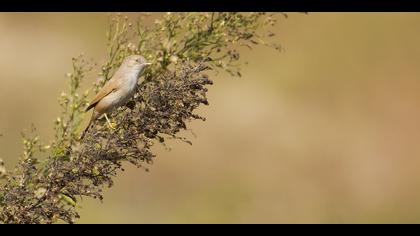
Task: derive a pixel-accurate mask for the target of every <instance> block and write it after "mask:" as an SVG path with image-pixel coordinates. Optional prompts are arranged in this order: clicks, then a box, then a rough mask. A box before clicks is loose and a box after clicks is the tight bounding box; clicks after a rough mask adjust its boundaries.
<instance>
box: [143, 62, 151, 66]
mask: <svg viewBox="0 0 420 236" xmlns="http://www.w3.org/2000/svg"><path fill="white" fill-rule="evenodd" d="M151 64H152V63H150V62H146V63H144V64H143V65H145V66H150V65H151Z"/></svg>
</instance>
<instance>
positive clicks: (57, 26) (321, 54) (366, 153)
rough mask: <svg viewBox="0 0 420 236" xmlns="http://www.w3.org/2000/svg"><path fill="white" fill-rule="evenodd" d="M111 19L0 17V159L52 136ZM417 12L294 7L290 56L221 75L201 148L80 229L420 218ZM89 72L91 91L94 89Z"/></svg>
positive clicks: (87, 214) (252, 55) (91, 213)
mask: <svg viewBox="0 0 420 236" xmlns="http://www.w3.org/2000/svg"><path fill="white" fill-rule="evenodd" d="M106 24H107V14H99V13H95V14H90V13H78V14H71V13H65V14H51V13H48V14H46V13H44V14H40V13H37V14H35V13H34V14H17V13H14V14H12V13H9V14H5V13H3V14H0V52H1V54H0V98H1V101H2V102H1V103H0V111H1V112H0V133H2V134H3V135H4V136H3V137H1V138H0V156H1V157H3V158H4V159H5V160H6V161H7V166H8V167H9V168H10V167H12V166H13V165H14V164H15V163H16V159H17V157H18V156H19V155H20V150H21V146H22V145H21V143H20V142H21V141H20V131H21V130H22V129H24V128H29V127H30V124H31V123H34V124H35V125H36V126H37V127H38V132H39V133H40V134H41V135H42V137H43V139H44V140H50V139H52V138H53V130H52V121H53V120H54V118H55V117H56V115H57V114H58V113H59V111H60V110H59V106H58V104H57V98H58V96H59V94H60V91H61V90H62V89H63V88H65V86H66V78H65V77H64V74H65V73H66V72H68V71H70V69H71V67H70V62H71V61H70V59H71V57H72V56H75V55H77V54H79V53H80V52H85V54H87V55H89V56H92V57H94V58H96V59H99V60H103V59H104V55H105V37H104V36H105V31H106ZM419 26H420V14H416V13H311V14H309V15H303V14H290V17H289V19H287V20H282V22H281V23H280V25H279V26H278V27H277V29H276V32H277V33H278V42H279V43H281V44H282V45H283V47H284V48H285V51H284V52H282V53H276V52H273V51H271V50H269V49H266V48H259V49H257V50H253V51H248V50H244V51H243V52H242V53H243V54H242V57H243V58H244V60H247V61H249V62H250V64H249V65H248V66H246V67H244V69H243V73H242V74H243V75H244V76H243V78H241V79H237V78H228V77H227V76H225V75H222V76H219V77H217V78H214V79H215V82H216V83H215V85H214V86H213V87H211V89H210V93H209V97H210V106H209V107H203V108H202V109H200V114H203V115H205V116H206V117H207V118H208V120H207V121H206V122H199V121H195V122H193V123H191V125H190V128H192V129H193V131H194V133H195V134H196V135H197V138H193V140H192V141H193V143H194V144H193V146H189V145H186V144H178V143H172V147H173V150H172V151H170V152H168V151H165V150H164V149H163V148H162V147H157V148H156V152H157V154H158V158H157V160H156V162H155V164H154V165H153V166H152V168H151V172H149V173H146V172H144V171H142V170H139V169H135V168H127V171H126V172H124V173H122V174H121V175H119V176H118V178H117V179H116V185H115V187H113V188H112V189H108V190H107V191H106V193H105V201H104V203H100V202H97V201H93V200H89V199H84V201H83V203H82V204H81V205H82V209H81V210H80V212H81V216H82V219H81V220H80V221H79V222H81V223H87V222H89V223H263V222H264V223H321V222H322V223H324V222H332V223H341V222H352V223H356V222H378V223H381V222H382V223H383V222H388V223H397V222H416V223H420V205H419V201H420V200H419V199H420V191H419V188H420V172H419V170H418V169H419V165H420V156H419V154H420V145H418V142H419V136H420V125H419V120H420V112H419V109H418V108H419V105H420V102H419V99H420V95H419V92H418V91H420V66H419V63H420V47H419V42H420V27H419ZM93 81H94V78H90V80H89V81H88V82H87V84H86V85H85V86H89V85H90V83H91V82H93Z"/></svg>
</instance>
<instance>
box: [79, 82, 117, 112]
mask: <svg viewBox="0 0 420 236" xmlns="http://www.w3.org/2000/svg"><path fill="white" fill-rule="evenodd" d="M116 89H117V88H116V86H114V84H113V83H107V84H105V86H104V87H103V88H102V89H101V90H99V92H98V94H96V96H95V98H94V99H93V100H92V101H91V102H90V104H89V106H88V107H87V108H86V111H89V110H90V109H92V108H93V107H95V106H96V104H97V103H98V102H99V101H101V99H102V98H104V97H106V96H107V95H108V94H110V93H112V92H113V91H114V90H116Z"/></svg>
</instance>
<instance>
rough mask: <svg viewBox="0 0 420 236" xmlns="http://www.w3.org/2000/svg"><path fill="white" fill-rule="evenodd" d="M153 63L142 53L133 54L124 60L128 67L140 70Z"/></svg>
mask: <svg viewBox="0 0 420 236" xmlns="http://www.w3.org/2000/svg"><path fill="white" fill-rule="evenodd" d="M151 64H152V63H149V62H147V60H146V59H145V58H144V57H143V56H140V55H131V56H128V57H127V58H126V59H125V60H124V62H123V65H124V66H125V67H128V68H130V69H137V70H139V71H140V72H141V71H142V70H143V69H144V68H145V67H146V66H149V65H151Z"/></svg>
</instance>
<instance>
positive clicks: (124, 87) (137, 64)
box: [80, 55, 152, 139]
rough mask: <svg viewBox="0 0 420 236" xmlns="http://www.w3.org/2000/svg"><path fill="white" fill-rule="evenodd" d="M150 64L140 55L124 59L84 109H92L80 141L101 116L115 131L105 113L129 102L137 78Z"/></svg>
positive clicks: (134, 89)
mask: <svg viewBox="0 0 420 236" xmlns="http://www.w3.org/2000/svg"><path fill="white" fill-rule="evenodd" d="M151 64H152V63H149V62H147V60H146V59H145V58H144V57H143V56H141V55H130V56H128V57H126V58H125V59H124V61H123V62H122V63H121V66H120V67H119V68H118V69H117V71H116V72H115V73H114V75H113V76H112V77H111V79H110V80H108V81H107V82H106V83H105V85H104V86H103V87H102V89H101V90H100V91H99V92H98V93H97V94H96V96H95V98H93V100H92V101H91V102H90V103H89V106H88V107H87V108H86V110H85V112H87V111H89V110H90V109H92V108H93V113H92V116H91V119H90V121H89V124H88V126H87V127H86V129H85V130H84V131H83V133H82V135H81V137H80V139H83V137H84V136H85V134H86V132H87V131H88V130H89V128H90V127H91V125H92V124H93V122H94V121H95V120H96V119H98V118H99V117H101V116H102V115H104V116H105V118H106V121H107V122H108V125H109V127H110V128H111V129H115V128H114V127H113V125H112V124H111V122H110V121H109V118H108V116H107V115H106V113H109V112H111V111H112V110H113V109H115V108H117V107H120V106H122V105H124V104H126V103H127V102H128V100H130V98H131V97H132V96H133V95H134V93H135V91H136V86H137V82H138V78H139V77H140V75H141V74H142V72H144V70H145V68H146V67H147V66H149V65H151Z"/></svg>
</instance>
